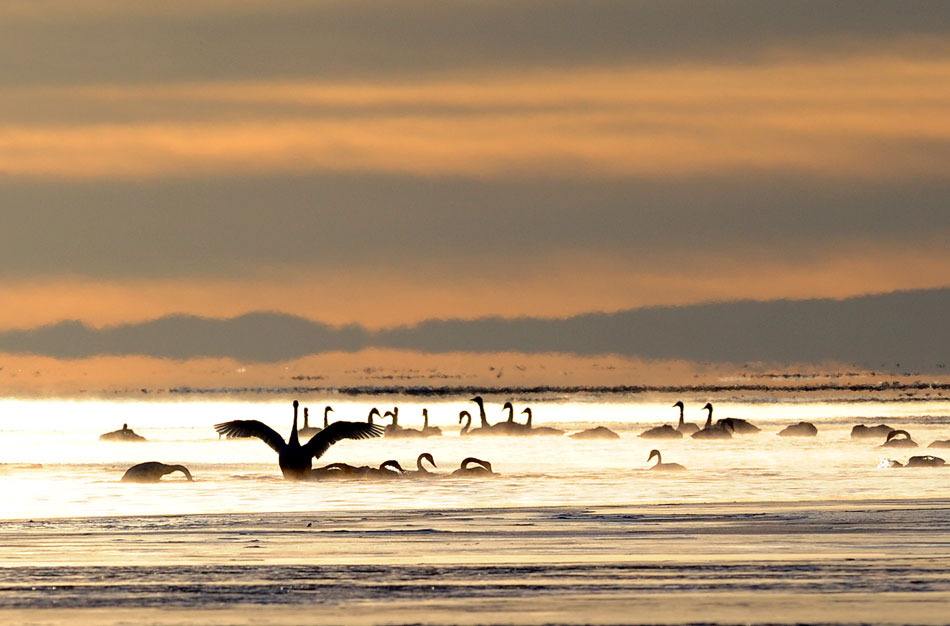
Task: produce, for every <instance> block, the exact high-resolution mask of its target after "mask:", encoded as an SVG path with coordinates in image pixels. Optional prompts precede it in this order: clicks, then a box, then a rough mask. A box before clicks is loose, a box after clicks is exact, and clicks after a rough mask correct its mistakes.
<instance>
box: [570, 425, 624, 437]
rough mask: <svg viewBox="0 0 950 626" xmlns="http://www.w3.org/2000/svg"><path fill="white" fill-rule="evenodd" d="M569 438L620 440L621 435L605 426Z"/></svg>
mask: <svg viewBox="0 0 950 626" xmlns="http://www.w3.org/2000/svg"><path fill="white" fill-rule="evenodd" d="M569 437H570V438H571V439H620V435H618V434H617V433H615V432H614V431H612V430H610V429H609V428H607V427H605V426H597V427H596V428H588V429H587V430H582V431H580V432H576V433H574V434H573V435H569Z"/></svg>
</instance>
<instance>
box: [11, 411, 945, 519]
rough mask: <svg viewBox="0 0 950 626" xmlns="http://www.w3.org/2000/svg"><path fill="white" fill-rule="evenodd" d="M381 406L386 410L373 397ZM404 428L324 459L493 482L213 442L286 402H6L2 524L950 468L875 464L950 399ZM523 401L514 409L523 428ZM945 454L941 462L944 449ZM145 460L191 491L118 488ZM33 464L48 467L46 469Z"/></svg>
mask: <svg viewBox="0 0 950 626" xmlns="http://www.w3.org/2000/svg"><path fill="white" fill-rule="evenodd" d="M377 400H378V402H376V403H375V405H376V406H379V408H380V409H381V410H383V411H385V410H387V409H388V408H391V407H392V406H393V403H394V401H393V399H391V398H387V399H377ZM327 403H329V404H332V405H333V407H334V409H335V412H334V413H332V414H331V415H332V416H333V418H334V419H350V420H358V421H363V420H365V419H366V415H367V413H368V411H369V408H370V407H371V406H373V405H374V403H372V402H367V401H365V400H362V399H361V400H360V401H353V400H346V399H341V398H334V399H332V400H329V401H325V400H324V399H318V400H316V401H309V402H307V403H306V404H307V405H308V406H309V407H310V408H311V413H312V416H313V419H312V421H313V422H320V421H322V414H323V410H322V409H323V406H324V405H325V404H327ZM398 403H399V407H400V412H399V416H400V425H402V426H404V427H409V428H419V427H421V421H422V418H421V409H422V407H423V406H426V407H428V409H429V416H430V423H431V424H432V425H436V426H440V427H441V428H442V429H443V431H444V433H445V434H444V436H442V437H436V438H428V439H377V440H369V441H343V442H340V443H338V444H336V445H334V446H333V447H331V449H330V450H329V451H328V452H327V454H326V455H325V456H324V457H323V458H321V459H320V460H319V461H317V464H318V465H319V464H323V463H331V462H335V461H345V462H347V463H351V464H354V465H373V466H376V465H379V464H380V463H381V462H382V461H385V460H387V459H396V460H398V461H399V462H400V463H401V464H402V465H403V467H406V468H414V465H415V458H416V456H417V455H418V454H420V453H421V452H431V453H432V454H433V455H434V456H435V459H436V462H437V463H438V465H439V468H438V470H437V471H439V472H444V473H448V472H450V471H451V470H453V469H455V468H456V467H458V463H459V462H460V461H461V460H462V459H463V458H465V457H467V456H477V457H480V458H485V459H487V460H489V461H491V462H492V464H493V466H494V468H495V470H496V472H498V473H499V476H498V477H496V478H494V479H490V480H477V481H476V480H458V479H446V480H439V481H408V480H407V481H396V482H324V483H306V484H294V483H288V482H285V481H283V480H282V479H281V477H280V471H279V469H278V467H277V456H276V454H275V453H274V452H273V451H271V450H270V449H269V448H268V447H267V446H266V445H265V444H264V443H263V442H261V441H259V440H256V439H252V440H231V441H228V440H219V439H218V438H217V435H216V434H215V432H214V430H213V428H212V425H213V424H214V423H216V422H220V421H224V420H228V419H260V420H262V421H264V422H266V423H268V424H269V425H271V426H273V427H274V428H275V429H276V430H278V432H280V433H282V434H284V435H285V436H286V435H287V434H288V433H289V430H290V423H291V419H292V409H291V408H290V402H289V401H279V402H270V401H268V402H236V401H221V402H216V401H181V402H132V401H115V402H108V401H12V400H7V401H3V402H0V416H2V417H0V429H2V433H0V462H2V463H4V464H5V465H0V488H2V493H4V494H6V503H5V505H4V508H3V514H2V517H4V518H7V519H13V518H31V517H37V518H43V517H82V516H95V515H139V514H178V513H218V512H220V513H225V512H253V511H261V512H263V511H311V510H377V509H403V508H411V509H427V508H459V507H494V506H546V505H564V504H570V505H594V504H638V503H652V502H690V503H698V502H722V501H730V502H731V501H757V500H819V499H858V498H887V497H893V496H894V495H895V494H897V493H899V494H901V495H902V496H904V497H907V496H917V497H941V496H944V495H946V490H945V485H946V478H947V476H948V475H950V474H948V473H950V468H948V469H946V470H941V469H934V470H926V469H884V468H881V467H880V465H881V461H882V459H885V458H895V459H899V460H906V458H907V457H908V456H910V455H912V454H927V453H936V454H937V455H938V456H939V455H940V452H941V451H940V450H929V451H927V450H926V446H927V445H928V444H929V443H930V442H931V441H932V440H934V439H950V402H948V401H925V402H903V401H894V402H857V403H853V402H840V401H828V402H795V401H788V402H748V403H743V402H738V401H735V400H730V401H724V402H722V403H716V404H715V407H716V408H715V415H714V416H715V417H717V418H718V417H727V416H733V417H743V418H746V419H749V420H751V421H753V422H755V423H756V424H757V425H759V426H760V427H761V428H762V429H763V432H761V433H759V434H757V435H750V436H744V437H736V438H734V439H733V440H731V441H724V442H701V441H697V440H693V439H688V438H687V439H683V440H674V441H655V440H654V441H650V440H644V439H640V438H638V437H637V434H638V433H639V432H640V431H642V430H644V429H645V428H647V427H649V426H650V425H655V424H658V423H664V422H666V423H672V422H674V421H675V419H676V418H677V416H678V413H677V411H676V409H673V408H672V407H671V404H672V400H671V399H666V400H656V401H650V402H603V401H588V400H586V399H582V398H572V399H570V400H569V401H561V402H533V403H532V404H531V406H532V407H533V408H534V424H535V425H536V426H537V425H545V424H547V425H553V426H556V427H558V428H561V429H563V430H565V431H567V432H571V431H573V430H577V429H582V428H587V427H590V426H593V425H599V424H604V425H606V426H609V427H610V428H612V429H614V430H615V431H617V432H618V433H619V434H620V435H621V439H620V440H618V441H575V440H572V439H569V438H567V437H459V436H458V427H459V424H458V412H459V411H460V410H463V409H464V410H468V411H471V412H472V413H473V414H474V415H475V418H476V421H477V408H476V407H475V405H474V404H473V403H471V402H466V401H465V400H462V401H454V402H427V403H420V402H418V401H414V402H406V401H402V400H400V401H398ZM500 405H501V403H500V402H496V401H494V400H490V401H489V402H488V404H487V407H486V408H487V411H488V417H489V420H490V421H491V422H496V421H501V420H502V419H504V417H506V414H503V413H502V411H501V406H500ZM522 406H525V405H524V404H521V403H516V413H515V417H516V419H519V420H523V419H524V416H523V415H521V414H520V410H521V408H522ZM701 406H702V404H701V403H700V402H699V401H691V402H687V411H686V419H687V421H691V422H694V423H701V422H702V421H703V419H704V418H705V412H703V411H701V410H700V407H701ZM800 420H808V421H813V422H815V423H816V425H817V426H818V428H819V435H818V437H816V438H813V439H790V438H781V437H777V436H776V435H775V433H776V432H777V431H778V430H780V429H781V428H782V427H783V426H784V425H786V424H789V423H794V422H798V421H800ZM881 421H887V422H888V423H889V424H890V425H891V426H894V427H901V428H906V429H908V430H910V432H911V433H912V435H913V436H914V439H915V440H916V441H918V443H920V444H921V448H918V449H916V450H893V449H881V448H878V447H877V446H878V445H879V443H880V442H878V441H876V440H865V441H859V442H855V441H852V440H851V439H850V430H851V426H852V425H853V424H855V423H861V422H863V423H868V424H870V423H879V422H881ZM123 423H128V424H129V427H130V428H132V429H133V430H135V431H136V432H137V433H139V434H141V435H143V436H145V437H147V438H148V441H147V442H145V443H111V442H100V441H99V440H98V436H99V434H101V433H104V432H107V431H111V430H115V429H117V428H120V427H121V425H122V424H123ZM652 448H659V449H660V450H662V452H663V460H664V461H667V462H676V463H681V464H683V465H685V466H686V467H687V468H688V470H689V471H687V472H685V473H683V474H678V475H668V474H659V475H658V474H657V473H655V472H649V471H647V470H648V468H649V467H650V466H651V465H652V462H651V463H647V461H646V459H647V456H648V454H649V451H650V450H651V449H652ZM944 458H950V454H945V455H944ZM143 461H163V462H166V463H182V464H185V465H186V466H188V467H189V468H190V469H191V471H192V473H193V474H194V475H195V479H196V481H195V482H194V483H187V482H184V481H183V480H181V479H180V478H177V477H175V478H173V477H166V478H165V479H164V480H163V481H162V482H161V483H160V484H157V485H128V484H123V483H119V482H118V480H119V478H120V477H121V476H122V474H123V472H124V471H125V469H127V468H128V467H130V466H131V465H134V464H135V463H140V462H143ZM31 464H42V467H41V468H37V467H31Z"/></svg>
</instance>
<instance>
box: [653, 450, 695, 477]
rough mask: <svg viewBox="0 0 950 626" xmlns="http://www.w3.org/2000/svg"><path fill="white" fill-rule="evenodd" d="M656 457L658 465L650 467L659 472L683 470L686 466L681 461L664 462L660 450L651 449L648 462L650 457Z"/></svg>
mask: <svg viewBox="0 0 950 626" xmlns="http://www.w3.org/2000/svg"><path fill="white" fill-rule="evenodd" d="M653 457H656V465H654V466H653V467H651V468H650V470H651V471H658V472H682V471H683V470H685V469H686V468H685V467H683V466H682V465H680V464H679V463H664V462H663V456H662V455H661V454H660V451H659V450H650V456H648V457H647V463H649V462H650V459H652V458H653Z"/></svg>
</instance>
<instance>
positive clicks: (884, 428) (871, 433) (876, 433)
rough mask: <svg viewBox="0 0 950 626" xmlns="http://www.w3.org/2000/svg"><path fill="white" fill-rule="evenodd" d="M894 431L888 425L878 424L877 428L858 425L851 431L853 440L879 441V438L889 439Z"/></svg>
mask: <svg viewBox="0 0 950 626" xmlns="http://www.w3.org/2000/svg"><path fill="white" fill-rule="evenodd" d="M892 430H894V429H893V428H891V427H890V426H888V425H887V424H878V425H877V426H865V425H864V424H858V425H857V426H855V427H854V428H852V429H851V438H852V439H877V438H878V437H887V435H888V434H889V433H890V432H891V431H892Z"/></svg>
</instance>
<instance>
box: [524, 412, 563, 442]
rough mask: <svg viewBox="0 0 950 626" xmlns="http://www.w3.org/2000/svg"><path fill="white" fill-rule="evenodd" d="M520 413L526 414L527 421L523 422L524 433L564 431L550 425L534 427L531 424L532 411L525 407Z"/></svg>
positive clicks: (556, 432) (560, 433) (549, 433)
mask: <svg viewBox="0 0 950 626" xmlns="http://www.w3.org/2000/svg"><path fill="white" fill-rule="evenodd" d="M521 413H522V414H524V413H527V414H528V421H526V422H525V424H524V427H525V428H524V433H523V434H525V435H563V434H564V431H563V430H560V429H558V428H551V427H550V426H538V427H537V428H535V427H534V426H533V425H532V424H531V414H532V411H531V409H530V408H527V409H525V410H524V411H522V412H521Z"/></svg>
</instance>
